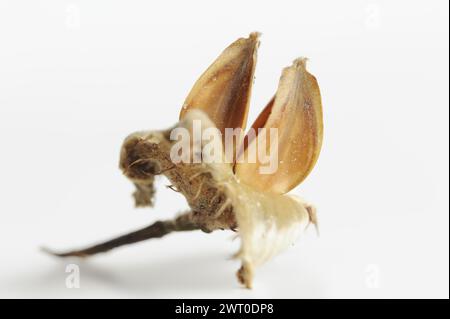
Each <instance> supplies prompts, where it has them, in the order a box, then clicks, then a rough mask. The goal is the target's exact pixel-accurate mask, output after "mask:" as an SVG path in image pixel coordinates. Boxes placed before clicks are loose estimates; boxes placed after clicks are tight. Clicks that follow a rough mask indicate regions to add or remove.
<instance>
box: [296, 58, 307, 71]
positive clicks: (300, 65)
mask: <svg viewBox="0 0 450 319" xmlns="http://www.w3.org/2000/svg"><path fill="white" fill-rule="evenodd" d="M308 60H309V59H308V58H306V57H300V58H297V59H295V60H294V62H292V65H293V66H294V67H296V68H301V69H305V70H306V63H307V62H308Z"/></svg>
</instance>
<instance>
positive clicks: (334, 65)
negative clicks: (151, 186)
mask: <svg viewBox="0 0 450 319" xmlns="http://www.w3.org/2000/svg"><path fill="white" fill-rule="evenodd" d="M448 22H449V17H448V2H447V1H411V0H408V1H376V0H366V1H361V0H355V1H285V2H283V1H276V2H275V1H272V2H264V1H220V2H219V1H165V2H150V1H111V0H108V1H106V0H105V1H87V0H85V1H81V0H80V1H77V0H73V1H60V0H54V1H12V0H11V1H8V0H6V1H5V0H3V1H1V2H0V146H1V150H0V152H1V156H0V251H1V253H0V297H61V298H65V297H87V298H89V297H114V298H127V297H137V298H140V297H150V298H155V297H156V298H164V297H174V298H178V297H183V298H196V297H211V298H216V297H229V298H265V297H269V298H278V297H285V298H333V297H337V298H349V297H356V298H382V297H387V298H391V297H393V298H400V297H446V298H448V296H449V286H448V285H449V278H448V276H449V250H448V249H449V247H448V246H449V214H448V208H449V207H448V206H449V205H448V204H449V197H448V188H449V187H448V185H449V183H448V173H449V172H448V163H449V157H448V155H449V152H448V150H449V149H448V129H449V122H448V115H449V114H448V113H449V104H448V102H449V98H448V97H449V91H448V85H449V83H448V82H449V77H448V67H449V65H448V54H449V43H448ZM255 30H257V31H260V32H262V33H263V36H262V38H261V41H262V44H261V47H260V50H259V60H258V67H257V71H256V82H255V87H254V94H253V99H252V102H251V105H252V108H251V113H250V121H253V119H254V118H255V117H256V116H257V114H258V113H259V112H260V111H261V110H262V108H263V106H264V105H265V104H266V102H267V101H268V100H269V99H270V97H271V96H272V95H273V93H274V92H275V89H276V86H277V83H278V79H279V75H280V72H281V69H282V68H283V67H285V66H287V65H289V64H290V63H291V61H292V60H293V59H294V58H296V57H298V56H307V57H309V58H310V62H309V70H310V71H311V72H312V73H313V74H315V75H316V77H317V78H318V80H319V83H320V86H321V90H322V95H323V105H324V112H325V119H324V120H325V129H326V131H325V141H324V146H323V151H322V154H321V157H320V160H319V162H318V164H317V166H316V168H315V169H314V172H313V173H312V174H311V175H310V176H309V178H308V179H307V180H306V181H305V182H304V183H303V184H302V185H300V186H299V187H298V188H297V189H295V190H294V191H293V193H295V194H299V195H301V196H302V197H304V198H306V199H307V200H309V201H311V202H313V203H314V204H315V205H316V206H317V207H318V209H319V217H320V222H321V233H322V235H321V237H320V238H317V237H316V236H315V234H314V233H313V232H312V231H311V232H308V233H306V234H305V235H304V236H303V237H302V238H301V239H300V240H299V242H298V244H297V245H296V246H294V247H292V248H291V249H289V250H288V251H287V252H286V253H284V254H282V255H280V256H279V257H277V258H276V259H274V260H273V261H271V262H270V263H268V264H267V265H265V266H263V267H262V268H260V269H258V272H257V274H256V280H255V287H254V289H253V290H252V291H248V290H245V289H242V288H241V287H240V286H239V285H238V284H237V281H236V280H235V276H234V273H235V271H236V269H237V268H238V263H237V262H236V261H232V260H230V259H229V257H230V255H231V254H232V253H233V252H235V251H236V249H237V248H238V246H239V242H238V241H234V242H232V240H231V239H232V237H233V235H232V234H231V233H229V232H218V233H213V234H209V235H206V234H203V233H200V232H199V233H189V234H187V233H186V234H173V235H170V236H168V237H167V238H164V239H161V240H153V241H148V242H144V243H141V244H137V245H135V246H130V247H126V248H123V249H120V250H117V251H114V252H112V253H110V254H107V255H103V256H99V257H95V258H93V259H91V260H88V261H86V262H80V261H78V260H63V261H61V260H56V259H54V258H51V257H49V256H46V255H44V254H42V253H41V252H40V251H39V247H40V246H41V245H46V246H50V247H51V248H55V249H64V248H74V247H80V246H83V245H85V244H90V243H92V242H96V241H98V240H102V239H107V238H109V237H111V236H114V235H117V234H121V233H123V232H127V231H130V230H132V229H135V228H139V227H142V226H145V225H147V224H149V223H150V222H152V221H154V220H157V219H165V218H170V217H171V216H174V215H175V214H176V213H179V212H180V211H182V210H183V209H184V208H185V207H186V203H185V201H184V199H183V198H182V197H181V196H179V195H178V194H175V193H173V192H172V191H170V190H167V189H166V188H165V187H164V185H166V184H167V181H165V180H161V181H160V182H159V183H158V185H159V190H158V196H157V205H156V207H155V208H154V209H140V210H136V209H134V208H133V202H132V198H131V192H132V190H133V187H132V185H131V184H130V183H129V182H128V181H127V180H126V179H125V178H124V177H123V176H122V175H121V172H120V171H119V169H118V167H117V166H118V154H119V149H120V145H121V143H122V140H123V138H124V137H125V136H126V135H127V134H129V133H131V132H133V131H136V130H140V129H162V128H166V127H169V126H171V125H172V124H174V123H175V122H176V121H177V117H178V112H179V109H180V107H181V105H182V103H183V101H184V98H185V96H186V95H187V93H188V92H189V89H190V88H191V86H192V85H193V83H194V81H195V80H196V78H197V77H198V76H199V75H200V73H201V72H203V70H204V69H205V68H206V67H207V66H208V65H209V64H210V63H211V62H212V61H213V60H214V58H215V57H216V56H217V55H218V54H219V53H220V52H221V51H222V50H223V49H224V48H225V47H226V46H227V45H228V44H229V43H231V42H232V41H234V40H235V39H237V38H238V37H241V36H247V35H248V33H250V32H251V31H255ZM69 263H76V264H78V265H79V267H80V272H81V273H80V275H81V277H80V278H81V281H80V284H81V286H80V288H79V289H69V288H66V281H65V280H66V277H67V275H68V274H67V273H66V272H65V270H66V266H67V265H68V264H69Z"/></svg>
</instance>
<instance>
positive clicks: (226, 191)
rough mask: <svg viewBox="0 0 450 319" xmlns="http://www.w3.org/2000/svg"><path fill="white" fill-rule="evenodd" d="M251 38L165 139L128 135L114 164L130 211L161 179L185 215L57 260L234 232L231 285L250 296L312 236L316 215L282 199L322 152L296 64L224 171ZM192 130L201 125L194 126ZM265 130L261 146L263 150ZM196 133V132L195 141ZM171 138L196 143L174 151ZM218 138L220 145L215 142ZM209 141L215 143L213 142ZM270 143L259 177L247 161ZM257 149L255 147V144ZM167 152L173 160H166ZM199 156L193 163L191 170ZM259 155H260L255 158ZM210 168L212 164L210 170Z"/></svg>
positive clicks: (312, 87)
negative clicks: (272, 157) (262, 277)
mask: <svg viewBox="0 0 450 319" xmlns="http://www.w3.org/2000/svg"><path fill="white" fill-rule="evenodd" d="M258 45H259V41H258V34H257V33H252V34H250V36H249V37H248V38H245V39H239V40H237V41H236V42H234V43H233V44H231V45H230V46H229V47H228V48H227V49H226V50H225V51H224V52H223V53H222V54H221V55H220V56H219V57H218V58H217V59H216V61H214V63H213V64H212V65H211V66H210V67H209V68H208V69H207V70H206V72H205V73H203V75H202V76H201V77H200V79H199V80H198V81H197V82H196V83H195V85H194V87H193V89H192V90H191V92H190V94H189V95H188V97H187V99H186V101H185V103H184V106H183V108H182V110H181V116H180V118H181V119H180V122H179V123H178V124H176V125H175V127H173V128H171V129H169V130H166V131H147V132H136V133H133V134H131V135H130V136H128V137H127V138H126V139H125V141H124V143H123V146H122V150H121V154H120V168H121V169H122V171H123V173H124V175H125V176H126V177H128V178H129V179H130V180H131V181H132V182H133V183H134V184H135V186H136V192H135V193H134V197H135V202H136V205H137V206H150V205H151V204H152V202H153V196H154V192H155V191H154V185H153V184H154V180H155V176H156V175H165V176H166V177H167V178H168V179H169V181H170V182H171V184H172V186H171V188H172V189H173V190H175V191H176V192H179V193H180V194H182V195H183V196H184V197H185V198H186V200H187V202H188V205H189V209H188V210H187V211H186V212H185V213H183V214H181V215H179V216H178V217H177V218H175V219H174V220H167V221H158V222H156V223H153V224H151V225H150V226H148V227H145V228H143V229H140V230H137V231H134V232H132V233H129V234H127V235H124V236H121V237H118V238H115V239H112V240H109V241H106V242H103V243H101V244H98V245H95V246H92V247H89V248H86V249H81V250H74V251H69V252H65V253H52V254H53V255H56V256H59V257H67V256H78V257H87V256H91V255H94V254H97V253H101V252H106V251H109V250H111V249H113V248H116V247H119V246H123V245H126V244H130V243H134V242H139V241H143V240H146V239H150V238H159V237H162V236H164V235H166V234H168V233H171V232H174V231H192V230H202V231H204V232H206V233H209V232H212V231H214V230H219V229H221V230H224V229H229V230H233V231H237V233H238V235H239V237H240V239H241V247H240V249H239V251H238V252H237V253H236V254H235V257H236V258H239V259H240V260H241V262H242V266H241V268H240V269H239V270H238V272H237V277H238V280H239V281H240V282H241V283H242V284H243V285H245V286H246V287H247V288H251V287H252V282H253V277H254V273H255V268H256V267H257V266H259V265H261V264H263V263H264V262H266V261H268V260H269V259H270V258H271V257H273V256H274V255H275V254H277V253H278V252H280V251H281V250H283V249H285V248H287V247H288V246H289V245H291V244H292V243H293V242H294V241H295V239H296V238H297V236H298V234H299V233H300V232H301V231H302V230H304V229H306V228H307V227H308V226H309V225H310V224H313V225H315V226H316V227H317V216H316V210H315V208H314V207H313V206H312V205H310V204H308V203H306V202H305V201H303V200H302V199H300V198H298V197H296V196H291V195H288V194H286V193H287V192H288V191H290V190H291V189H292V188H294V187H295V186H297V185H298V184H299V183H301V182H302V181H303V180H304V179H305V178H306V176H307V175H308V174H309V173H310V171H311V170H312V168H313V167H314V165H315V163H316V161H317V158H318V156H319V153H320V148H321V145H322V135H323V124H322V105H321V98H320V91H319V86H318V84H317V81H316V79H315V77H314V76H312V75H311V74H310V73H309V72H308V71H307V70H306V60H305V59H298V60H296V61H294V63H293V64H292V65H291V66H290V67H288V68H286V69H284V71H283V74H282V76H281V79H280V83H279V86H278V90H277V92H276V94H275V96H274V98H273V99H272V100H271V101H270V103H269V104H268V105H267V107H266V108H265V109H264V110H263V111H262V113H261V114H260V116H259V117H258V118H257V119H256V121H255V122H254V124H253V126H252V129H253V131H255V130H256V133H255V134H254V135H252V134H250V133H251V132H252V129H250V130H249V132H248V134H247V138H246V139H244V140H242V139H240V140H238V142H239V143H240V144H236V145H235V144H233V145H231V147H232V148H233V149H232V153H233V154H234V155H235V156H236V158H235V161H234V162H232V163H233V164H234V165H230V163H229V162H227V161H226V159H227V156H226V154H225V153H226V150H227V146H229V145H228V143H225V141H226V139H223V135H226V134H224V133H226V131H227V129H238V128H242V129H243V128H245V126H246V122H247V114H248V106H249V101H250V95H251V89H252V83H253V74H254V69H255V64H256V51H257V48H258ZM198 123H200V125H197V124H198ZM211 130H216V131H218V132H219V133H218V134H219V135H217V136H219V137H218V143H217V141H215V142H216V143H215V144H214V143H213V145H216V146H217V145H218V148H215V152H214V153H215V155H214V159H216V161H211V162H210V161H208V160H207V158H208V156H207V155H208V154H209V153H207V152H205V150H206V149H207V147H210V146H211V145H210V144H209V143H212V142H211V140H210V139H211V138H212V137H216V138H217V136H216V135H211V134H209V133H210V132H211ZM269 130H275V131H276V133H277V134H275V135H273V136H272V135H271V134H269V137H268V139H269V143H266V144H264V143H262V140H263V138H264V137H267V136H266V135H267V134H268V133H267V132H268V131H269ZM196 131H198V132H196ZM174 132H186V134H188V135H189V136H195V135H196V133H198V134H199V135H200V139H199V140H195V139H194V140H191V139H189V140H188V141H181V142H180V141H177V140H175V139H173V138H172V137H173V136H172V135H174V134H173V133H174ZM220 134H222V136H220ZM213 140H214V138H213ZM274 141H275V142H277V143H276V149H277V153H276V155H277V157H276V158H277V162H276V164H277V165H276V168H277V169H276V170H274V171H273V172H269V173H267V172H266V173H264V174H263V173H261V168H262V167H263V165H264V161H263V160H262V159H261V158H260V157H258V158H256V160H255V161H253V162H252V161H250V160H249V159H250V158H251V151H252V150H253V151H254V150H257V151H262V153H270V151H271V147H272V146H273V145H274ZM260 142H261V143H260ZM174 149H175V150H177V152H174ZM178 149H181V150H186V149H187V150H188V153H187V156H185V157H183V158H184V159H185V160H186V159H187V161H175V160H174V154H178ZM198 150H200V155H201V156H200V158H201V161H199V162H196V161H193V159H194V158H196V155H198V154H197V152H198ZM258 154H259V153H258ZM217 159H218V160H217Z"/></svg>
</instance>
